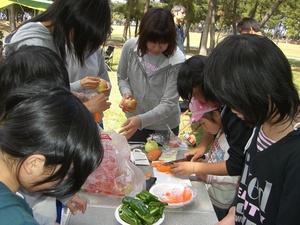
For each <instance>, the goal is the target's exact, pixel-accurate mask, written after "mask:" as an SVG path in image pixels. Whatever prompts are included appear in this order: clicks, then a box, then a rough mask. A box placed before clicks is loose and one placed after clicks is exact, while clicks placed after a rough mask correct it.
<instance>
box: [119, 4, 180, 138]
mask: <svg viewBox="0 0 300 225" xmlns="http://www.w3.org/2000/svg"><path fill="white" fill-rule="evenodd" d="M138 34H139V36H138V37H137V38H133V39H130V40H128V41H127V42H126V43H125V44H124V46H123V49H122V54H121V58H120V62H119V66H118V72H117V76H118V85H119V89H120V93H121V95H122V96H123V99H122V101H121V103H120V104H119V106H120V107H121V108H122V109H123V111H124V106H123V105H122V102H123V101H124V99H128V98H131V97H133V98H134V99H136V100H137V101H138V104H137V108H136V110H135V111H133V110H127V111H126V110H125V114H126V117H127V120H126V121H125V123H123V124H122V129H121V130H120V131H119V132H120V133H123V134H124V135H125V137H126V138H127V139H128V140H129V141H139V142H146V141H147V138H148V137H149V136H150V135H151V134H154V133H168V127H167V125H168V126H169V127H170V128H171V129H172V131H173V133H174V134H175V135H177V134H178V132H179V123H180V108H179V96H178V92H177V74H178V70H179V68H180V65H181V63H183V62H184V60H185V57H184V55H183V53H182V52H181V51H180V50H179V48H178V47H177V45H176V31H175V24H174V21H173V17H172V14H171V12H170V11H169V10H167V9H164V8H150V9H149V10H148V11H147V12H146V13H145V14H144V16H143V17H142V20H141V23H140V27H139V33H138Z"/></svg>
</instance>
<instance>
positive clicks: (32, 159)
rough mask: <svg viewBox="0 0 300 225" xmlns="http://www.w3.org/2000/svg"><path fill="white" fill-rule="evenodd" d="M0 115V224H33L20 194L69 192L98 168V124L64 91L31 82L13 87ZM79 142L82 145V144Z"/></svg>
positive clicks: (45, 84)
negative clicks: (22, 192)
mask: <svg viewBox="0 0 300 225" xmlns="http://www.w3.org/2000/svg"><path fill="white" fill-rule="evenodd" d="M4 108H5V111H4V112H3V113H2V114H1V116H0V149H1V150H0V152H1V157H0V169H1V175H0V189H1V191H0V192H1V194H0V199H1V200H0V217H1V224H3V225H10V224H38V223H37V222H36V221H35V220H34V218H33V217H32V212H31V210H30V208H29V206H28V205H27V203H26V202H25V200H23V199H22V198H20V196H17V195H16V194H15V193H16V192H17V191H18V189H19V188H23V189H25V190H27V191H28V192H35V193H41V194H46V195H49V196H54V197H64V196H69V195H73V194H75V193H76V192H77V191H79V189H80V188H81V186H82V185H83V183H84V181H85V180H86V178H87V177H88V176H89V174H90V173H92V172H93V171H94V170H95V169H96V168H97V166H99V164H100V162H101V160H102V158H103V149H102V146H101V143H100V139H99V133H98V127H97V125H96V123H95V121H94V119H93V117H92V115H91V114H90V113H87V111H88V110H87V109H86V108H85V107H84V106H83V105H82V103H81V102H80V101H79V100H78V99H77V98H76V97H75V96H74V95H73V94H72V93H71V92H70V91H69V90H67V89H65V88H63V87H60V86H57V85H56V84H55V83H52V82H50V83H49V82H48V83H46V82H44V81H39V82H38V81H37V82H33V83H30V84H26V85H23V86H22V87H20V88H16V89H14V91H13V92H10V94H8V96H7V99H6V101H5V103H4ZM83 146H84V147H83Z"/></svg>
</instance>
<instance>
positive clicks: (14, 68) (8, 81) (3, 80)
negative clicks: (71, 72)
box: [0, 45, 70, 113]
mask: <svg viewBox="0 0 300 225" xmlns="http://www.w3.org/2000/svg"><path fill="white" fill-rule="evenodd" d="M35 80H44V81H48V82H55V83H56V84H57V85H61V86H64V87H66V88H68V89H70V81H69V76H68V71H67V69H66V67H65V65H64V63H63V61H62V60H61V58H60V57H59V56H58V55H57V54H56V53H55V52H54V51H52V50H51V49H49V48H46V47H41V46H26V45H24V46H21V47H20V48H19V49H18V50H17V51H16V52H14V53H12V54H10V55H9V56H8V57H7V58H5V59H4V60H3V61H2V62H1V64H0V96H1V98H0V113H1V112H2V110H3V102H4V101H5V99H6V96H7V95H8V93H9V92H10V91H11V90H12V89H13V88H16V87H20V86H22V85H25V84H26V83H29V82H32V81H35Z"/></svg>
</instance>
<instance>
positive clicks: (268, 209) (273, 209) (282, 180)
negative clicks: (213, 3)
mask: <svg viewBox="0 0 300 225" xmlns="http://www.w3.org/2000/svg"><path fill="white" fill-rule="evenodd" d="M203 74H204V86H205V93H206V98H207V100H209V101H211V102H222V103H224V104H226V105H228V106H229V107H230V108H231V109H232V111H233V112H234V113H235V114H236V115H237V116H238V117H240V118H241V119H242V120H244V121H245V122H246V123H247V124H249V126H251V127H254V129H253V133H252V136H251V138H250V139H249V141H248V143H247V145H246V146H245V154H246V157H245V162H244V169H243V173H242V176H241V181H240V186H239V189H238V194H237V200H236V202H235V204H234V207H232V209H231V210H230V212H229V214H228V216H227V217H225V218H224V219H223V220H222V221H221V222H220V223H219V224H226V225H230V224H298V223H299V221H300V214H299V210H298V209H299V204H300V196H299V189H300V176H299V171H300V163H299V161H300V151H299V150H300V149H299V146H300V129H299V127H300V113H299V109H300V106H299V103H300V99H299V93H298V90H297V88H296V86H295V84H294V83H293V75H292V71H291V66H290V64H289V61H288V59H287V58H286V56H285V55H284V53H283V52H282V51H281V50H280V49H279V48H278V46H276V44H275V43H274V42H273V41H271V40H269V39H268V38H266V37H263V36H258V35H251V34H243V35H233V36H229V37H227V38H225V39H224V40H223V41H222V42H221V43H219V44H218V45H217V46H216V48H215V49H214V50H213V51H212V53H211V55H210V57H209V59H208V61H207V63H206V65H205V68H204V71H203Z"/></svg>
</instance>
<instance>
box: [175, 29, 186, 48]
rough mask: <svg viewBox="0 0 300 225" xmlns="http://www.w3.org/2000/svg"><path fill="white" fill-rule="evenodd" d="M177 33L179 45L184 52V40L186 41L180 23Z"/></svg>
mask: <svg viewBox="0 0 300 225" xmlns="http://www.w3.org/2000/svg"><path fill="white" fill-rule="evenodd" d="M175 27H176V33H177V46H178V47H179V49H180V50H181V51H182V52H183V53H184V48H183V42H184V33H183V28H182V26H180V25H176V26H175Z"/></svg>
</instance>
